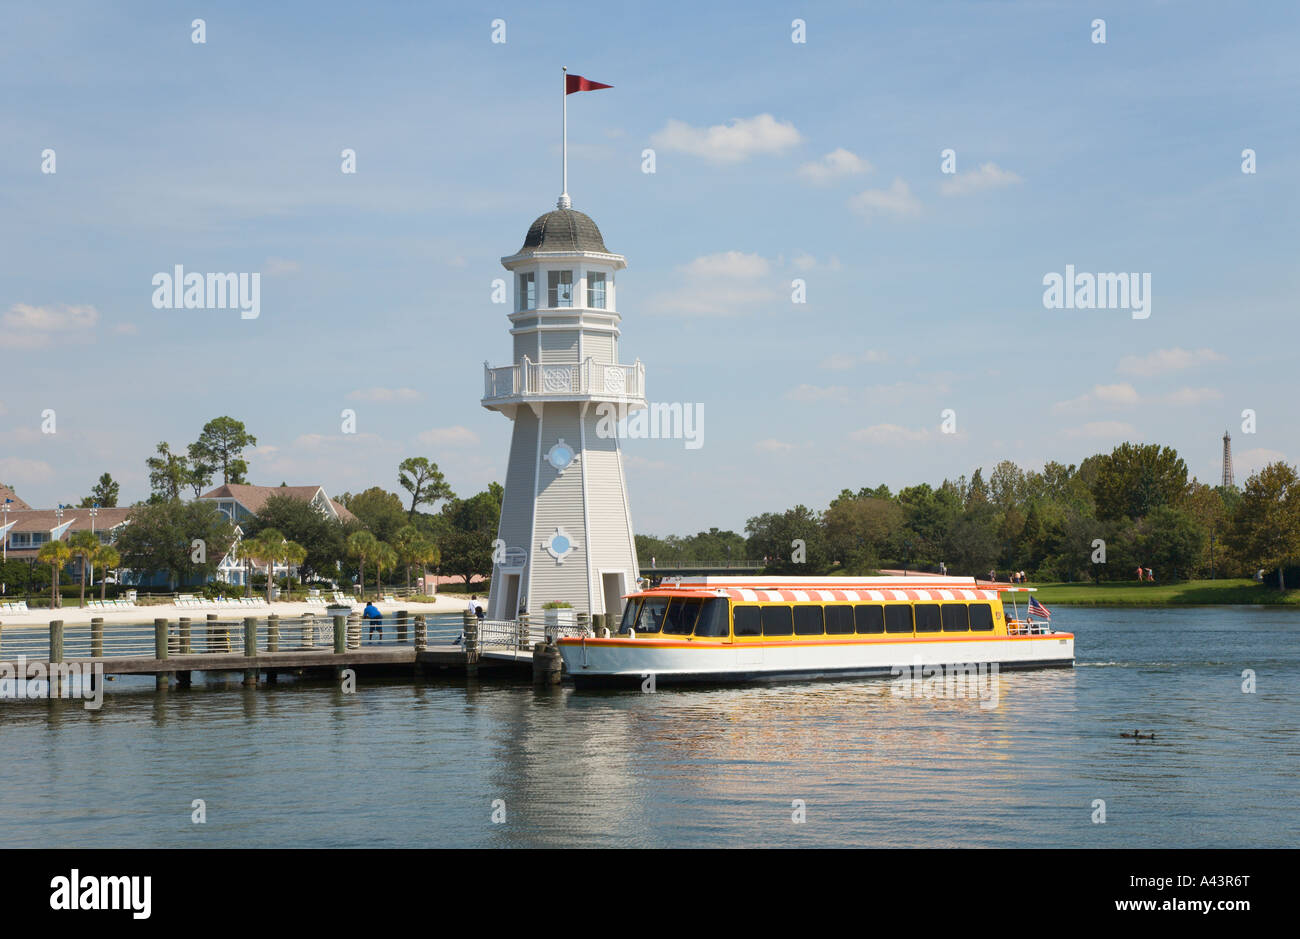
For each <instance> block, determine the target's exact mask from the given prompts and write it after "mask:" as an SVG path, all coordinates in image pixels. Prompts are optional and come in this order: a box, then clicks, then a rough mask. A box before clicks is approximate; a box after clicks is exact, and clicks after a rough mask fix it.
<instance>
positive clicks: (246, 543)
mask: <svg viewBox="0 0 1300 939" xmlns="http://www.w3.org/2000/svg"><path fill="white" fill-rule="evenodd" d="M235 557H236V558H238V559H239V560H241V561H243V562H244V596H246V597H251V596H252V595H253V561H255V560H257V539H256V538H241V539H240V540H239V544H237V545H236V546H235Z"/></svg>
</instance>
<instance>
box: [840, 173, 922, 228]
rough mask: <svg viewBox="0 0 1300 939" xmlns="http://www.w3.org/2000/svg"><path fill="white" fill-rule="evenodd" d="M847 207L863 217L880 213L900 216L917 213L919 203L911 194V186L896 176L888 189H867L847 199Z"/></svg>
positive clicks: (918, 211)
mask: <svg viewBox="0 0 1300 939" xmlns="http://www.w3.org/2000/svg"><path fill="white" fill-rule="evenodd" d="M849 208H851V209H852V210H853V211H854V212H857V213H858V214H859V215H861V216H862V217H863V218H865V219H871V218H875V217H877V216H882V215H894V216H898V217H900V218H906V217H909V216H913V215H917V214H919V213H920V211H921V203H920V201H919V200H918V199H917V198H916V196H914V195H912V187H910V186H909V185H907V183H905V182H903V180H902V179H901V178H896V179H895V180H894V182H893V183H892V184H891V185H890V187H889V188H888V189H867V190H865V191H864V192H860V193H858V194H857V195H856V196H854V197H853V198H852V199H850V200H849Z"/></svg>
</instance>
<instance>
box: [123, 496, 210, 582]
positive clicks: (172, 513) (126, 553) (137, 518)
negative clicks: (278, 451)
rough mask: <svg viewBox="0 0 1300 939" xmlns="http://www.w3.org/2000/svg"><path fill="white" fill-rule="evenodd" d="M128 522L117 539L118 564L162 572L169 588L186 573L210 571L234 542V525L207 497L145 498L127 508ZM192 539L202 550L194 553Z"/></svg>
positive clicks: (206, 574)
mask: <svg viewBox="0 0 1300 939" xmlns="http://www.w3.org/2000/svg"><path fill="white" fill-rule="evenodd" d="M127 522H128V524H126V525H124V526H123V527H122V529H121V531H120V532H119V533H118V536H117V542H116V546H117V550H118V553H119V554H120V556H121V559H122V563H123V564H125V566H127V567H129V568H131V569H132V570H136V571H141V572H149V571H166V572H167V575H168V582H169V585H170V586H171V588H172V589H173V590H174V589H176V585H177V584H178V583H179V582H180V581H181V580H182V579H184V578H185V577H186V576H195V577H198V578H200V579H203V578H206V577H210V576H212V575H213V574H215V573H216V570H217V565H219V564H220V563H221V559H222V558H223V557H225V556H226V552H227V551H229V550H230V546H231V545H232V544H233V543H234V541H235V526H234V525H232V524H231V522H230V520H229V519H228V518H226V516H225V515H224V514H223V513H221V512H220V511H218V509H217V507H216V506H215V505H213V504H212V503H211V502H190V503H183V502H181V501H180V500H179V499H169V500H166V501H160V502H152V503H145V504H142V505H137V506H136V507H135V508H134V509H132V510H131V514H130V515H129V516H128V517H127ZM195 541H199V542H201V543H202V548H203V552H202V554H199V555H195V552H194V548H195V545H194V543H195ZM195 556H197V557H201V558H202V560H198V561H196V560H194V557H195Z"/></svg>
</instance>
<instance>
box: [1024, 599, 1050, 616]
mask: <svg viewBox="0 0 1300 939" xmlns="http://www.w3.org/2000/svg"><path fill="white" fill-rule="evenodd" d="M1029 613H1030V615H1031V616H1041V617H1043V618H1044V619H1051V618H1052V611H1051V610H1049V609H1048V608H1047V607H1045V606H1043V605H1042V604H1041V603H1039V602H1038V598H1037V597H1030V598H1029Z"/></svg>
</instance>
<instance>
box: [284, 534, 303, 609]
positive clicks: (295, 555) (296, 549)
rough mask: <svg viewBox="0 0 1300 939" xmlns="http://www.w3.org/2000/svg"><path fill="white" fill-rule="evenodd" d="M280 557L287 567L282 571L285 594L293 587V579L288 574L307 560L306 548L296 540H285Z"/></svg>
mask: <svg viewBox="0 0 1300 939" xmlns="http://www.w3.org/2000/svg"><path fill="white" fill-rule="evenodd" d="M280 559H281V560H283V561H284V563H285V564H286V565H287V566H288V568H289V569H288V570H287V571H285V572H284V589H285V593H286V595H287V594H288V593H289V591H290V590H291V589H292V587H293V581H292V579H291V578H290V576H289V575H290V574H292V573H293V569H294V568H295V567H298V566H299V565H300V564H302V562H303V561H305V560H307V549H306V548H304V547H303V546H302V545H300V544H298V542H296V541H286V542H285V543H284V545H283V546H282V547H281V551H280ZM286 599H288V597H286Z"/></svg>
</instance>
